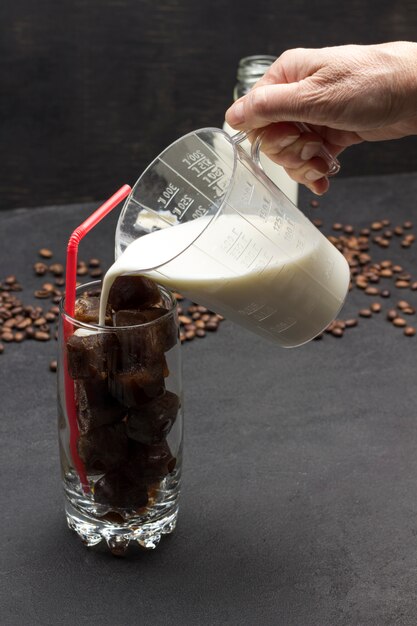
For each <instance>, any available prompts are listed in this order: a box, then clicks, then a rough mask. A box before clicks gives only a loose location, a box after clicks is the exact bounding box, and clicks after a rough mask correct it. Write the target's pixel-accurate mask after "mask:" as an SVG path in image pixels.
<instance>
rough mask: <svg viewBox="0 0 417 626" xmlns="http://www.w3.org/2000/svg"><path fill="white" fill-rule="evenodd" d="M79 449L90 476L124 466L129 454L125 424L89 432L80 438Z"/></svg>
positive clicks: (121, 423) (112, 425)
mask: <svg viewBox="0 0 417 626" xmlns="http://www.w3.org/2000/svg"><path fill="white" fill-rule="evenodd" d="M77 449H78V454H79V456H80V459H81V460H82V462H83V463H84V465H85V469H86V471H87V473H88V474H97V473H103V472H107V471H109V470H111V469H114V468H115V467H118V466H120V465H122V464H123V463H124V462H125V461H126V458H127V452H128V439H127V436H126V428H125V424H124V423H123V422H120V423H119V424H111V425H106V426H100V427H99V428H95V429H94V430H90V431H88V432H87V433H85V434H84V435H81V436H80V437H79V439H78V442H77Z"/></svg>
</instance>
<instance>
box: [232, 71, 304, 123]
mask: <svg viewBox="0 0 417 626" xmlns="http://www.w3.org/2000/svg"><path fill="white" fill-rule="evenodd" d="M305 83H306V81H304V80H303V81H300V82H294V83H283V84H278V85H277V84H274V85H261V86H259V87H255V88H254V89H252V90H251V91H250V92H249V93H247V94H246V95H245V96H243V97H242V98H240V99H239V100H237V101H236V102H235V103H234V104H232V106H231V107H230V108H229V109H228V110H227V111H226V122H227V123H228V124H230V126H232V127H233V128H238V129H239V130H246V131H249V130H253V129H255V128H263V127H264V126H268V124H271V123H273V122H311V123H314V121H315V120H314V119H313V116H312V115H311V113H312V111H311V108H310V104H309V103H311V90H310V89H308V88H307V89H306V87H307V85H306V84H305ZM309 109H310V111H309Z"/></svg>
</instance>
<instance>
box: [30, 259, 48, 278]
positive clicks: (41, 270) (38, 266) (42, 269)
mask: <svg viewBox="0 0 417 626" xmlns="http://www.w3.org/2000/svg"><path fill="white" fill-rule="evenodd" d="M33 269H34V270H35V274H37V275H38V276H43V275H44V274H46V272H47V271H48V266H47V265H45V263H41V262H38V263H35V264H34V266H33Z"/></svg>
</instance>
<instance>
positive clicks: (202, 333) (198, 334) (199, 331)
mask: <svg viewBox="0 0 417 626" xmlns="http://www.w3.org/2000/svg"><path fill="white" fill-rule="evenodd" d="M195 334H196V337H205V336H206V332H205V330H204V329H203V328H197V330H196V331H195Z"/></svg>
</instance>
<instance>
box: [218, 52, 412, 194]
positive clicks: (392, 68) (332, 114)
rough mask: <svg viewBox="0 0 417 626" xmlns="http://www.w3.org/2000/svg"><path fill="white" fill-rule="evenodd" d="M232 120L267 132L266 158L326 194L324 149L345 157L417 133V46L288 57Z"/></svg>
mask: <svg viewBox="0 0 417 626" xmlns="http://www.w3.org/2000/svg"><path fill="white" fill-rule="evenodd" d="M226 121H227V122H228V123H229V124H230V126H232V127H233V128H236V129H238V130H245V131H250V130H258V131H259V129H263V138H262V150H263V152H265V153H266V154H267V155H268V156H269V158H270V159H272V160H273V161H275V162H276V163H279V164H280V165H282V166H283V167H284V168H285V170H286V171H287V173H288V174H289V175H290V176H291V177H292V178H294V179H295V180H296V181H298V182H300V183H303V184H305V185H306V186H307V187H309V188H310V189H311V190H312V191H313V192H314V193H317V194H319V195H321V194H323V193H324V192H325V191H327V189H328V187H329V181H328V178H327V176H326V174H327V171H328V166H327V163H326V162H325V161H324V160H323V159H322V158H320V157H319V156H317V155H318V153H319V152H320V149H321V147H322V145H323V144H324V146H325V147H326V148H327V149H328V150H329V152H330V153H331V154H332V155H333V156H337V155H338V154H340V153H341V152H342V151H343V150H345V149H346V148H347V147H349V146H351V145H354V144H357V143H360V142H362V141H381V140H385V139H397V138H400V137H404V136H406V135H410V134H417V44H416V43H411V42H393V43H387V44H379V45H372V46H356V45H348V46H338V47H333V48H322V49H317V50H314V49H303V48H297V49H294V50H287V51H286V52H284V53H283V54H282V55H281V56H280V57H279V58H278V59H277V60H276V61H275V62H274V63H273V65H272V66H271V67H270V68H269V69H268V71H267V72H266V74H265V75H264V76H263V77H262V78H261V79H260V80H259V81H258V82H257V83H256V85H255V86H254V87H253V89H252V90H251V91H250V92H249V93H248V94H246V95H245V96H243V97H242V98H240V99H239V100H237V101H236V102H235V103H234V104H233V105H232V106H231V107H230V108H229V110H228V111H227V113H226ZM294 122H304V123H306V124H308V125H309V126H310V128H311V132H308V133H307V132H301V131H300V130H299V128H298V127H297V126H296V124H294Z"/></svg>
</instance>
